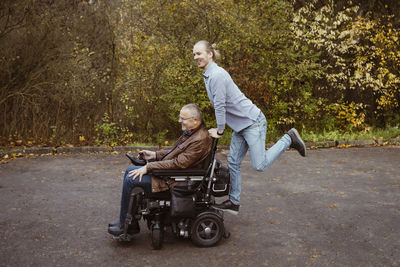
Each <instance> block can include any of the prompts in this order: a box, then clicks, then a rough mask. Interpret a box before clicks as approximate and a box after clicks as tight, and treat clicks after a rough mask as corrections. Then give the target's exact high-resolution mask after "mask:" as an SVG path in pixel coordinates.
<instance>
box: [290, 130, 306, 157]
mask: <svg viewBox="0 0 400 267" xmlns="http://www.w3.org/2000/svg"><path fill="white" fill-rule="evenodd" d="M288 135H289V136H290V139H292V143H291V144H290V147H291V148H294V149H296V150H297V151H298V152H299V153H300V155H302V156H303V157H305V156H306V145H305V144H304V141H303V139H301V137H300V135H299V132H297V130H296V129H295V128H292V129H290V130H289V131H288Z"/></svg>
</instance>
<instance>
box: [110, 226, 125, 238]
mask: <svg viewBox="0 0 400 267" xmlns="http://www.w3.org/2000/svg"><path fill="white" fill-rule="evenodd" d="M108 233H110V234H112V235H114V236H120V235H122V234H123V233H124V227H120V225H119V224H118V225H115V226H110V227H108Z"/></svg>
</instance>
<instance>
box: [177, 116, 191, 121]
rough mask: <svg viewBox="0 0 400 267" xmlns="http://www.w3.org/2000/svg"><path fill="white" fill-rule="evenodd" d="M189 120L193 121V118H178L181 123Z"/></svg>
mask: <svg viewBox="0 0 400 267" xmlns="http://www.w3.org/2000/svg"><path fill="white" fill-rule="evenodd" d="M190 119H193V117H189V118H182V117H181V116H179V120H182V121H186V120H190Z"/></svg>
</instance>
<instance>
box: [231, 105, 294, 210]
mask: <svg viewBox="0 0 400 267" xmlns="http://www.w3.org/2000/svg"><path fill="white" fill-rule="evenodd" d="M266 134H267V120H266V119H265V116H264V114H263V113H262V112H260V115H259V116H258V118H257V120H256V121H255V122H254V123H253V124H252V125H250V126H249V127H247V128H245V129H243V130H242V131H240V132H233V134H232V140H231V145H230V152H229V156H228V166H229V171H230V174H231V190H230V193H229V199H230V200H231V201H232V203H233V204H235V205H239V203H240V192H241V190H242V186H241V183H242V176H241V167H240V165H241V163H242V160H243V158H244V156H245V155H246V153H247V150H250V162H251V165H252V166H253V167H254V168H255V169H256V170H257V171H264V170H266V169H267V168H268V167H269V166H270V165H271V164H272V163H273V162H274V161H275V160H276V159H278V158H279V156H280V155H281V154H282V153H283V152H285V150H286V149H287V148H288V147H289V146H290V144H291V142H292V141H291V139H290V136H289V135H288V134H285V135H284V136H283V137H282V138H281V139H280V140H279V141H278V142H276V143H275V144H274V145H273V146H272V147H271V148H270V149H268V150H265V136H266Z"/></svg>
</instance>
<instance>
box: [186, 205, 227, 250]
mask: <svg viewBox="0 0 400 267" xmlns="http://www.w3.org/2000/svg"><path fill="white" fill-rule="evenodd" d="M224 231H225V230H224V223H223V221H222V219H221V218H220V217H218V216H217V215H215V214H212V213H206V214H203V215H200V216H198V217H197V218H196V220H195V221H194V222H193V225H192V229H191V237H192V241H193V243H194V244H195V245H197V246H200V247H211V246H214V245H215V244H217V243H218V242H219V241H220V240H221V237H222V235H223V233H224Z"/></svg>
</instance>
